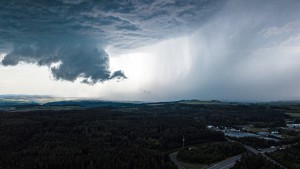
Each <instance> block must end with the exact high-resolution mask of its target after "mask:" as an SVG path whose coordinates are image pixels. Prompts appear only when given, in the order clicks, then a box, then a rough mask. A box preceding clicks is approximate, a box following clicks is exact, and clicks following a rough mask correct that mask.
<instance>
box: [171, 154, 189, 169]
mask: <svg viewBox="0 0 300 169" xmlns="http://www.w3.org/2000/svg"><path fill="white" fill-rule="evenodd" d="M176 156H177V152H175V153H172V154H170V155H169V157H170V160H171V161H172V162H173V163H174V164H175V165H176V166H177V168H178V169H185V167H184V165H183V164H182V162H180V161H178V160H177V159H176Z"/></svg>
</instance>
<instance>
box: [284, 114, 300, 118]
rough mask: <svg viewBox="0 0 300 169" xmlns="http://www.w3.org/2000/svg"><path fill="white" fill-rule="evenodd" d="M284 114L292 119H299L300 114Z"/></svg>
mask: <svg viewBox="0 0 300 169" xmlns="http://www.w3.org/2000/svg"><path fill="white" fill-rule="evenodd" d="M286 114H287V115H289V116H291V117H293V118H300V113H286Z"/></svg>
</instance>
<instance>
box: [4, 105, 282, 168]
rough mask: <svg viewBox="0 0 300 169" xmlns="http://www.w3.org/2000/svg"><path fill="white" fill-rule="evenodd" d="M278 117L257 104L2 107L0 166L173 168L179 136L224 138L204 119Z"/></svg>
mask: <svg viewBox="0 0 300 169" xmlns="http://www.w3.org/2000/svg"><path fill="white" fill-rule="evenodd" d="M270 115H272V116H270ZM284 117H285V115H284V114H283V113H282V112H281V111H280V110H277V109H269V108H266V107H264V106H259V105H258V106H256V105H254V106H253V105H252V106H249V105H248V106H247V105H218V104H216V105H187V104H179V103H169V104H157V105H151V104H149V105H146V104H145V105H139V106H131V107H130V106H129V107H122V108H120V107H118V108H113V107H101V108H84V109H73V110H59V109H52V110H34V111H33V110H32V111H28V110H27V111H19V110H18V111H3V112H1V113H0V138H1V139H0V168H1V169H20V168H22V169H42V168H45V169H53V168H55V169H96V168H102V169H116V168H118V169H173V168H176V166H175V165H174V164H172V163H171V161H170V160H169V157H168V154H169V152H170V151H172V150H174V149H177V148H180V147H182V138H183V137H184V138H185V141H186V142H185V144H186V146H189V145H195V144H201V143H208V142H218V141H225V136H224V134H223V133H222V132H218V131H214V130H210V129H207V128H206V126H207V125H208V124H213V125H224V126H225V125H234V124H236V125H238V124H254V125H262V123H264V124H269V125H271V126H282V125H284ZM229 148H230V147H229Z"/></svg>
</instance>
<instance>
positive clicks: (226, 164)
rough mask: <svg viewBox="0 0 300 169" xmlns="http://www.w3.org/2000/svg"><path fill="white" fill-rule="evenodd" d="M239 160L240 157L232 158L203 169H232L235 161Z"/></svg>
mask: <svg viewBox="0 0 300 169" xmlns="http://www.w3.org/2000/svg"><path fill="white" fill-rule="evenodd" d="M239 159H241V155H237V156H233V157H231V158H228V159H226V160H223V161H220V162H218V163H215V164H212V165H211V166H208V167H204V168H203V169H229V168H231V167H233V166H234V164H235V163H236V161H238V160H239Z"/></svg>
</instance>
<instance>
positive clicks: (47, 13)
mask: <svg viewBox="0 0 300 169" xmlns="http://www.w3.org/2000/svg"><path fill="white" fill-rule="evenodd" d="M224 2H225V1H223V2H220V1H206V0H188V1H185V0H120V1H114V0H113V1H107V0H100V1H96V0H51V1H46V0H42V1H40V0H23V1H19V0H3V1H1V2H0V52H1V53H4V54H5V57H4V59H3V60H2V65H4V66H15V65H18V64H19V63H21V62H25V63H32V64H37V65H39V66H48V67H49V68H50V70H51V72H52V74H53V76H54V78H55V79H60V80H67V81H75V80H76V79H78V78H80V79H81V80H82V82H84V83H88V84H94V83H97V82H103V81H107V80H110V79H114V78H117V79H122V78H123V79H124V78H126V76H125V74H124V73H123V71H122V70H116V71H114V72H112V71H111V70H110V68H109V56H108V54H107V53H106V51H105V50H104V49H105V48H106V47H107V46H110V47H113V48H117V49H125V50H126V49H132V48H137V47H140V46H143V45H149V44H152V43H154V42H157V41H159V40H163V39H167V38H170V37H174V36H180V35H181V34H183V33H185V32H187V31H191V30H194V29H195V28H197V27H198V26H199V25H201V24H203V23H204V22H205V21H206V20H207V19H208V18H209V17H210V16H211V15H213V14H214V13H215V11H217V10H218V9H219V8H220V7H221V6H223V5H224ZM53 65H55V66H53ZM125 73H126V72H125Z"/></svg>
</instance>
